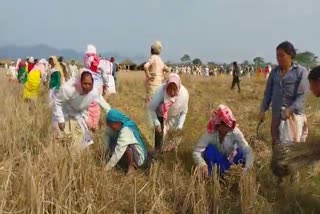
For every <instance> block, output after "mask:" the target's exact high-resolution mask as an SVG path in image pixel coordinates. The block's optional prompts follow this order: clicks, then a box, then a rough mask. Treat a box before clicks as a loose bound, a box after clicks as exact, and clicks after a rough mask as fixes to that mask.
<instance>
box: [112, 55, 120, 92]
mask: <svg viewBox="0 0 320 214" xmlns="http://www.w3.org/2000/svg"><path fill="white" fill-rule="evenodd" d="M110 62H111V63H112V76H113V79H114V84H115V85H116V88H117V87H118V85H117V71H118V66H117V64H116V62H115V59H114V57H111V58H110Z"/></svg>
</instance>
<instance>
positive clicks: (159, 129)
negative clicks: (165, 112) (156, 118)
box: [156, 125, 162, 134]
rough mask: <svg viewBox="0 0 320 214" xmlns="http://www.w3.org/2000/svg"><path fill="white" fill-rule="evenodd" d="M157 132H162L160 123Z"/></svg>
mask: <svg viewBox="0 0 320 214" xmlns="http://www.w3.org/2000/svg"><path fill="white" fill-rule="evenodd" d="M156 132H157V133H159V134H162V128H161V125H159V126H157V127H156Z"/></svg>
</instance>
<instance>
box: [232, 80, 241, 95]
mask: <svg viewBox="0 0 320 214" xmlns="http://www.w3.org/2000/svg"><path fill="white" fill-rule="evenodd" d="M236 85H237V86H238V92H240V78H239V77H233V80H232V85H231V90H233V89H234V87H235V86H236Z"/></svg>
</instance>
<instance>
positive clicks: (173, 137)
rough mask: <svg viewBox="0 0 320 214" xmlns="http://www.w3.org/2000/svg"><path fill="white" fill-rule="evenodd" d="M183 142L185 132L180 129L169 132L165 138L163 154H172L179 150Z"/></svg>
mask: <svg viewBox="0 0 320 214" xmlns="http://www.w3.org/2000/svg"><path fill="white" fill-rule="evenodd" d="M182 140H183V131H182V130H180V129H174V130H169V131H168V132H167V135H166V137H165V143H164V146H163V149H162V151H163V152H171V151H174V150H176V149H177V147H178V146H179V144H180V143H181V142H182Z"/></svg>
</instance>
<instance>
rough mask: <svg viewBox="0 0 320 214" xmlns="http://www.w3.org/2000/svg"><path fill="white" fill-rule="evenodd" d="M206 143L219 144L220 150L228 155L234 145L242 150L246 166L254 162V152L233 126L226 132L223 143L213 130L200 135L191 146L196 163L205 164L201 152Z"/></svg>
mask: <svg viewBox="0 0 320 214" xmlns="http://www.w3.org/2000/svg"><path fill="white" fill-rule="evenodd" d="M208 144H215V145H220V146H221V149H222V151H223V152H224V153H225V154H226V155H227V156H229V155H230V154H231V152H232V151H233V149H234V146H235V144H236V146H237V147H238V148H239V149H240V150H242V151H243V153H244V157H245V159H246V166H245V167H246V168H251V167H252V166H253V162H254V154H253V151H252V149H251V147H250V146H249V144H248V142H247V141H246V139H245V138H244V136H243V134H242V132H241V131H240V129H239V128H235V129H234V130H233V131H232V132H229V133H227V135H226V136H225V138H224V140H223V143H222V144H220V142H219V132H218V131H215V132H214V133H213V134H208V133H207V132H206V133H205V134H203V135H202V137H201V138H200V140H199V141H198V144H197V145H196V146H195V147H194V148H193V153H192V156H193V160H194V162H195V164H196V165H198V166H200V165H205V164H206V162H205V160H204V159H203V157H202V153H203V152H204V151H205V149H206V147H207V146H208Z"/></svg>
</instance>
